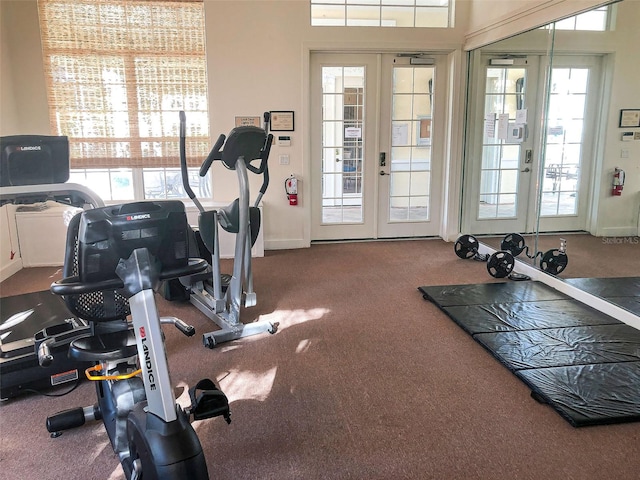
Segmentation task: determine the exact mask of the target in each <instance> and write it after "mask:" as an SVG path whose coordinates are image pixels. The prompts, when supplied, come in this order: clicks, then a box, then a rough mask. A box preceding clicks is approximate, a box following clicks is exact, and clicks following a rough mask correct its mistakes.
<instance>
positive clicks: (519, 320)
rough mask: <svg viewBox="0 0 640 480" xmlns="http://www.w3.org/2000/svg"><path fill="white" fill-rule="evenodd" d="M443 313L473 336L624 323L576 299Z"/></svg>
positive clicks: (448, 309)
mask: <svg viewBox="0 0 640 480" xmlns="http://www.w3.org/2000/svg"><path fill="white" fill-rule="evenodd" d="M442 310H444V311H445V312H446V313H447V315H449V316H450V317H451V318H452V320H453V321H454V322H456V323H457V324H458V325H460V327H462V328H463V329H464V330H466V331H467V333H469V334H471V335H474V334H476V333H489V332H509V331H514V330H533V329H541V328H558V327H574V326H585V325H602V324H615V323H621V322H619V321H618V320H616V319H614V318H611V317H608V316H606V315H603V314H602V313H601V312H599V311H598V310H595V309H594V308H591V307H589V306H587V305H584V304H583V303H580V302H578V301H577V300H573V299H571V300H569V299H564V300H548V301H543V302H520V303H491V304H488V305H462V306H453V307H444V308H443V309H442Z"/></svg>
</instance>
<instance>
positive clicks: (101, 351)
mask: <svg viewBox="0 0 640 480" xmlns="http://www.w3.org/2000/svg"><path fill="white" fill-rule="evenodd" d="M136 354H137V349H136V337H135V335H134V333H133V330H132V329H131V328H128V329H126V330H121V331H116V332H111V333H107V334H102V335H94V336H87V337H80V338H76V339H75V340H73V341H72V342H71V344H70V345H69V358H71V359H73V360H78V361H81V362H108V361H115V360H120V359H123V358H128V357H133V356H135V355H136Z"/></svg>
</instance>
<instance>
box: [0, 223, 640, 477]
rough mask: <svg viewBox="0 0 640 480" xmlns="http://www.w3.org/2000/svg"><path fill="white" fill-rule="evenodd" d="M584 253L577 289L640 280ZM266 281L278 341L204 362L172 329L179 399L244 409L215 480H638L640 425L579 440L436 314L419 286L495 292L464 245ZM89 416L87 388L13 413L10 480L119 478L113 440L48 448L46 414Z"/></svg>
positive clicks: (209, 450)
mask: <svg viewBox="0 0 640 480" xmlns="http://www.w3.org/2000/svg"><path fill="white" fill-rule="evenodd" d="M577 237H578V236H573V237H571V238H570V239H569V248H570V250H569V252H570V263H569V266H568V267H567V270H566V271H565V273H563V276H565V277H569V276H571V277H584V276H596V275H597V276H624V275H637V272H638V271H640V255H638V251H639V250H638V249H640V245H629V244H627V245H626V250H625V252H624V254H625V255H626V256H625V257H624V258H625V259H626V261H625V262H622V263H621V264H617V265H616V267H615V268H611V266H612V262H611V261H609V262H608V263H607V262H605V261H603V260H602V258H603V256H605V255H608V254H609V252H611V251H613V250H614V249H615V248H616V247H617V245H606V244H603V243H602V240H601V239H595V240H594V241H593V243H594V246H596V247H597V246H600V250H599V252H600V253H593V254H592V255H588V254H587V253H586V252H579V251H578V244H579V241H578V238H577ZM585 237H586V236H585ZM580 241H582V239H581V240H580ZM590 241H591V239H589V238H586V239H585V243H589V242H590ZM574 245H575V248H573V250H571V248H572V247H574ZM550 248H551V247H550ZM616 252H617V250H616ZM618 254H620V252H618ZM225 265H227V270H228V269H229V267H228V262H225ZM606 267H609V268H608V269H607V268H606ZM612 270H613V271H612ZM254 272H255V285H256V290H257V292H258V305H257V306H256V307H254V308H252V309H248V310H245V311H243V319H244V320H245V321H249V320H250V319H252V318H256V317H257V316H265V317H268V318H269V319H271V320H272V321H277V322H280V329H279V331H278V333H277V334H275V335H261V336H256V337H251V338H247V339H243V340H240V341H235V342H233V343H229V344H225V345H221V346H220V347H217V348H216V349H214V350H208V349H206V348H204V347H203V346H202V344H201V342H200V339H199V336H198V335H197V336H196V337H192V338H187V337H184V336H182V335H181V334H180V333H179V332H177V331H174V329H170V328H167V329H165V332H166V343H167V350H168V358H169V363H170V366H171V375H172V380H173V382H174V384H175V385H176V386H177V388H178V391H180V389H181V388H183V387H185V386H192V385H194V384H195V383H196V382H197V381H198V380H200V379H201V378H204V377H209V378H212V379H214V380H216V381H217V382H218V383H219V384H220V386H221V388H222V389H223V390H224V391H225V393H226V394H227V395H228V397H229V399H230V401H231V411H232V418H233V422H232V423H231V425H229V426H227V425H226V424H225V423H224V421H223V420H221V419H220V418H217V419H211V420H205V421H202V422H198V423H196V424H195V428H196V431H197V432H198V434H199V436H200V440H201V442H202V444H203V448H204V452H205V455H206V457H207V463H208V465H209V471H210V475H211V478H216V479H222V480H223V479H230V480H231V479H233V480H238V479H274V480H275V479H277V480H284V479H305V480H307V479H499V480H500V479H504V480H507V479H509V480H513V479H519V480H522V479H532V480H533V479H536V480H538V479H540V478H546V479H580V480H591V479H593V480H596V479H597V480H601V479H603V478H615V479H616V480H626V479H629V480H631V479H635V478H637V476H638V471H640V457H639V456H638V454H637V452H638V441H639V437H640V424H636V423H632V424H622V425H608V426H599V427H589V428H583V429H575V428H573V427H571V426H570V425H569V424H568V423H567V422H566V421H565V420H564V419H562V418H561V417H560V416H559V415H557V413H556V412H555V411H553V410H552V409H551V408H549V407H547V406H544V405H541V404H539V403H537V402H536V401H534V400H533V399H532V398H531V397H530V395H529V393H530V392H529V389H528V388H527V387H526V386H525V385H524V384H523V383H522V382H521V381H520V380H518V379H517V378H516V377H515V376H514V375H512V374H511V373H510V372H509V371H508V370H507V369H505V368H504V367H502V366H501V365H500V364H499V363H498V362H496V361H495V359H494V358H493V357H492V356H491V355H490V354H489V353H488V352H487V351H485V350H484V349H483V348H482V347H481V346H480V345H478V344H477V343H476V342H474V341H473V340H472V339H471V338H470V337H469V336H468V335H467V334H466V333H465V332H464V331H463V330H462V329H461V328H460V327H458V326H457V325H455V324H454V323H453V322H452V321H451V320H450V319H449V318H448V317H447V316H446V315H445V314H444V313H442V312H441V311H440V310H439V309H438V308H437V307H436V306H435V305H433V304H432V303H430V302H426V301H425V300H423V298H422V295H421V294H420V292H419V291H418V290H417V287H418V286H420V285H446V284H462V283H470V284H471V283H481V282H495V281H497V280H495V279H493V278H491V277H489V275H488V274H487V272H486V268H485V266H484V265H483V264H480V263H477V262H472V261H464V260H460V259H459V258H458V257H456V256H455V254H454V252H453V244H451V243H445V242H442V241H440V240H420V241H406V242H375V243H347V244H327V245H314V246H312V247H311V248H309V249H300V250H291V251H269V252H267V253H266V256H265V257H264V258H259V259H256V260H255V262H254ZM59 275H60V273H59V271H58V270H57V269H55V268H38V269H26V270H22V271H21V272H19V273H18V274H16V275H14V276H13V277H12V278H10V279H8V280H7V281H5V282H3V283H2V284H0V295H2V296H8V295H14V294H19V293H25V292H29V291H38V290H42V289H46V288H48V286H49V284H50V283H51V281H52V280H55V279H57V278H59ZM159 310H160V313H161V314H162V315H175V316H177V317H180V318H182V319H183V320H185V321H187V322H189V323H192V324H193V325H194V326H195V327H196V329H197V331H198V332H199V333H204V332H206V331H209V330H210V329H212V328H213V327H212V324H211V322H210V321H209V320H207V319H206V318H205V317H204V316H203V315H201V314H200V313H199V312H198V311H197V310H196V309H195V308H194V307H192V306H191V305H189V304H175V303H173V304H170V303H168V302H166V301H164V300H159ZM183 399H184V397H181V400H183ZM93 401H94V393H93V387H92V385H90V384H89V383H88V382H83V383H82V384H81V385H80V387H79V388H78V389H76V390H75V391H73V392H72V393H70V394H69V395H67V396H64V397H59V398H48V397H42V396H37V395H29V396H24V397H20V398H16V399H13V400H9V401H7V402H4V403H3V404H2V405H0V447H1V448H0V472H1V473H2V477H3V478H7V479H18V478H25V479H26V478H29V479H36V478H37V479H39V480H47V479H51V480H53V479H60V478H65V479H68V480H74V479H78V480H90V479H96V480H98V479H121V478H122V472H121V469H120V468H119V466H118V462H117V459H116V458H115V456H114V454H113V452H112V451H111V449H110V446H109V444H108V441H107V437H106V434H105V433H104V430H103V429H102V427H101V426H100V424H94V425H87V426H85V427H83V428H80V429H77V430H74V431H68V432H65V433H64V434H63V435H62V436H61V437H59V438H56V439H51V438H49V435H48V433H47V432H46V429H45V426H44V420H45V417H46V416H47V415H48V414H51V413H55V412H57V411H59V410H62V409H65V408H71V407H75V406H83V405H89V404H91V403H93Z"/></svg>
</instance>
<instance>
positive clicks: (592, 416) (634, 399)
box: [516, 362, 640, 427]
mask: <svg viewBox="0 0 640 480" xmlns="http://www.w3.org/2000/svg"><path fill="white" fill-rule="evenodd" d="M516 375H517V376H518V377H519V378H520V379H522V380H523V381H524V382H525V383H526V384H527V385H528V386H529V387H530V388H531V390H532V396H533V397H534V398H536V399H537V400H538V401H541V402H542V403H547V404H549V405H550V406H551V407H553V408H554V409H555V410H556V411H557V412H558V413H559V414H560V415H562V417H563V418H564V419H566V420H567V421H568V422H569V423H570V424H571V425H573V426H574V427H583V426H588V425H606V424H612V423H623V422H635V421H638V420H640V400H639V399H640V362H624V363H603V364H597V365H574V366H569V367H555V368H541V369H535V370H520V371H518V372H516Z"/></svg>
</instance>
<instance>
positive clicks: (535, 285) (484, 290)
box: [418, 281, 567, 307]
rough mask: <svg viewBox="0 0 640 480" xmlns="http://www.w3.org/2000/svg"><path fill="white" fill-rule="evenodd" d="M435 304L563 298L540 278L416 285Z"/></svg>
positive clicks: (447, 304) (472, 303) (511, 301)
mask: <svg viewBox="0 0 640 480" xmlns="http://www.w3.org/2000/svg"><path fill="white" fill-rule="evenodd" d="M418 290H420V291H421V292H422V294H423V295H426V297H427V298H428V299H430V300H431V301H432V302H434V303H435V304H437V305H438V306H439V307H450V306H454V305H487V304H490V303H514V302H532V301H543V300H559V299H563V298H567V297H566V296H565V295H563V294H562V293H560V292H558V291H557V290H554V289H553V288H551V287H548V286H546V285H545V284H544V283H540V282H512V281H510V282H501V283H480V284H476V285H444V286H443V285H441V286H431V287H427V286H424V287H418Z"/></svg>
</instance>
